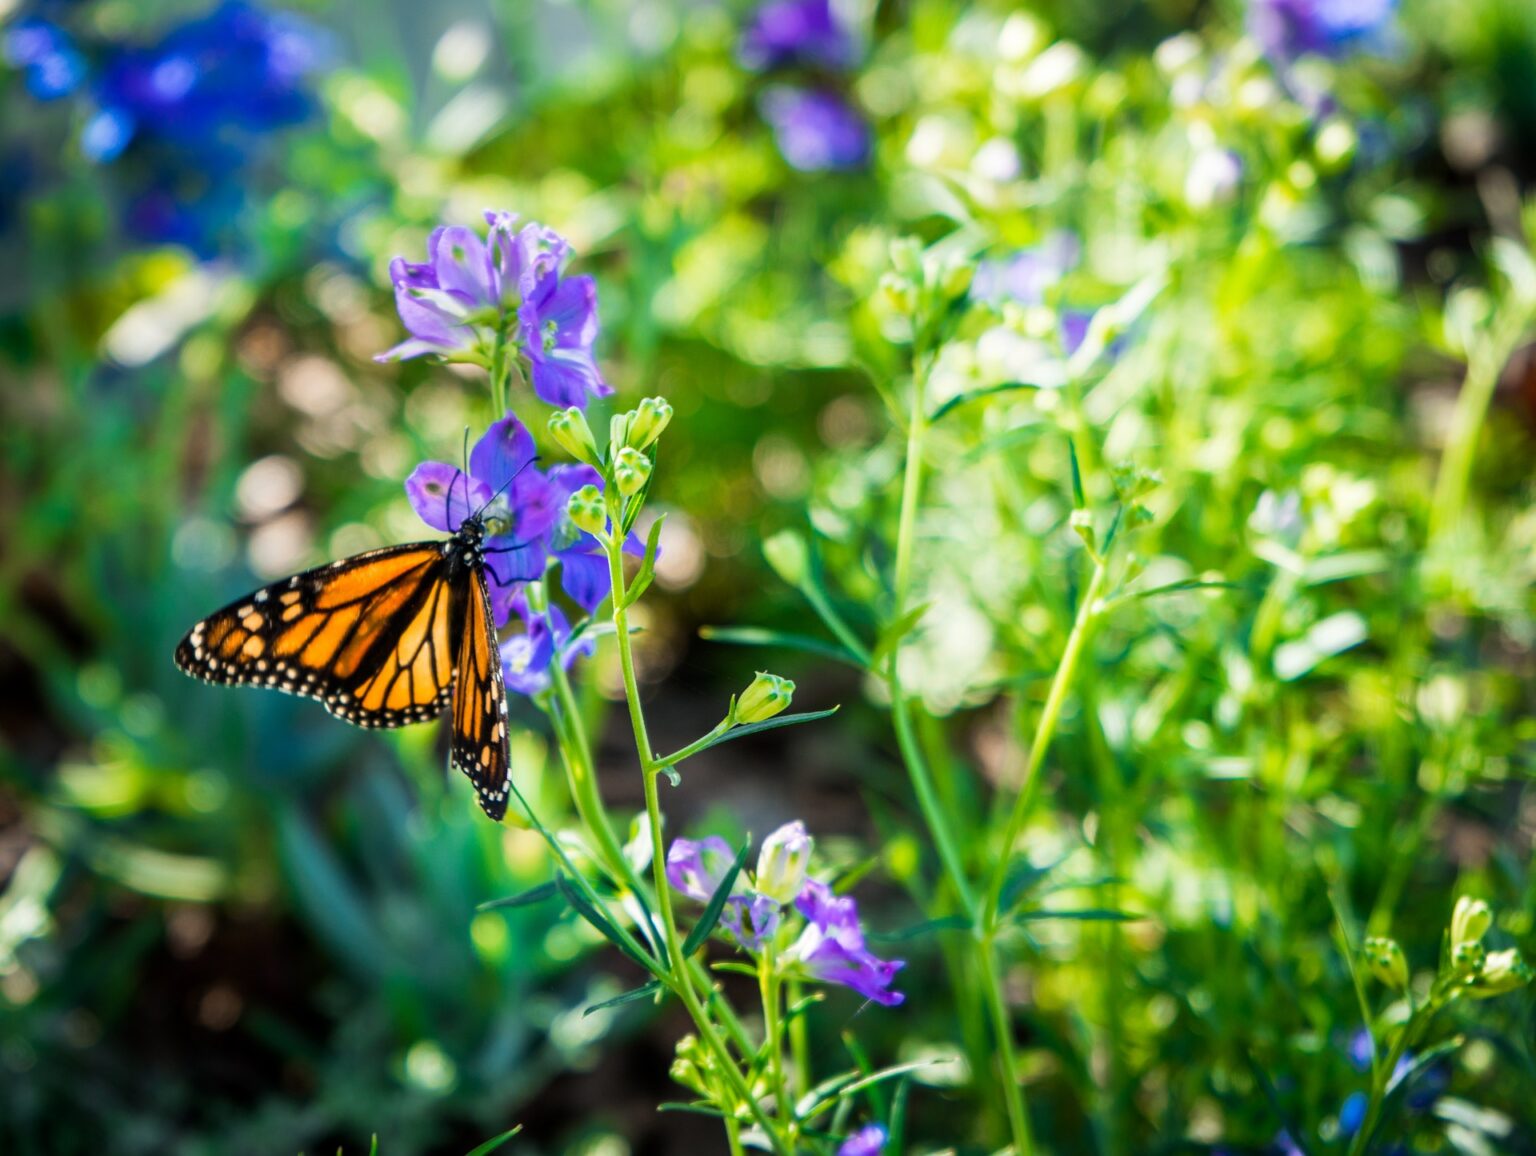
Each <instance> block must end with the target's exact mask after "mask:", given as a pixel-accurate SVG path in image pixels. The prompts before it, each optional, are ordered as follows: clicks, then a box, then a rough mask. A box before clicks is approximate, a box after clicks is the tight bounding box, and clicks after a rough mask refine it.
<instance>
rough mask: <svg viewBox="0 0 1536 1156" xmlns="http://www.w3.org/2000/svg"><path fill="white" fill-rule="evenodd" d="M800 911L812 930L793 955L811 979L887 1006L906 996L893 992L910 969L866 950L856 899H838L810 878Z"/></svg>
mask: <svg viewBox="0 0 1536 1156" xmlns="http://www.w3.org/2000/svg"><path fill="white" fill-rule="evenodd" d="M795 910H797V911H799V912H800V914H801V915H803V916H805V919H806V926H805V930H804V931H802V932H801V933H800V938H799V940H798V941H797V942H796V943H795V946H794V947H793V948H792V949H791V954H792V955H793V956H794V957H795V958H797V959H798V960H799V961H800V965H801V966H802V967H803V968H804V969H805V970H806V971H807V972H808V973H809V974H810V975H812V976H814V977H815V978H816V979H820V980H825V981H826V982H828V983H840V984H842V985H844V986H845V987H851V988H853V990H854V991H856V992H858V993H859V994H860V995H862V996H863V997H864V998H865V999H870V1000H874V1001H875V1002H876V1003H880V1004H884V1005H886V1006H887V1007H892V1006H894V1005H896V1004H899V1003H901V1001H902V1000H904V999H905V998H906V997H905V996H904V995H902V994H901V993H900V992H898V991H891V990H890V987H891V982H892V980H894V979H895V978H896V973H897V971H899V970H900V969H901V968H903V967H905V966H906V965H905V964H904V963H903V962H902V961H901V960H882V959H877V958H876V957H875V956H874V955H872V954H871V953H870V952H869V949H868V948H866V947H865V946H864V932H863V930H862V929H861V928H860V927H859V909H858V906H857V905H856V904H855V903H854V901H853V900H852V899H850V898H848V897H847V896H837V895H833V894H832V889H831V888H830V887H828V886H827V885H826V884H825V883H818V882H817V881H816V880H814V879H810V880H807V881H806V884H805V890H803V891H802V892H800V896H799V898H797V899H796V900H795Z"/></svg>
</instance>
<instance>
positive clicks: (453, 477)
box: [405, 462, 491, 534]
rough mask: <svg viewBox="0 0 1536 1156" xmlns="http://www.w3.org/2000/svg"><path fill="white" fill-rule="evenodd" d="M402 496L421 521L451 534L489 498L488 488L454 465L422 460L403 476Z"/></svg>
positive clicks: (489, 491)
mask: <svg viewBox="0 0 1536 1156" xmlns="http://www.w3.org/2000/svg"><path fill="white" fill-rule="evenodd" d="M405 496H406V497H407V498H409V499H410V502H411V509H413V510H415V511H416V514H417V516H418V517H420V518H421V520H422V521H423V522H425V523H426V524H427V525H429V526H431V527H432V528H433V529H434V530H441V531H442V532H443V533H445V534H452V533H455V532H457V531H458V528H459V526H460V525H462V524H463V521H464V519H465V518H467V517H469V515H470V514H471V513H473V512H474V511H475V510H477V509H479V508H480V507H481V506H482V505H484V504H485V503H486V502H488V501H490V498H491V490H490V487H489V486H487V485H486V484H485V483H484V482H482V481H480V480H479V479H478V478H472V477H470V476H469V475H468V474H466V473H465V472H464V471H463V470H461V469H459V468H457V467H456V466H450V465H448V464H447V463H446V462H422V463H421V465H419V466H417V467H416V468H415V469H414V470H412V471H411V476H410V477H408V478H406V479H405Z"/></svg>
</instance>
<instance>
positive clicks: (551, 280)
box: [518, 242, 613, 408]
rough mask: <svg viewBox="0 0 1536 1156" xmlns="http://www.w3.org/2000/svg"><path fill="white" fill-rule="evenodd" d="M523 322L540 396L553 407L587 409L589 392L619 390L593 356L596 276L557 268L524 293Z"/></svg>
mask: <svg viewBox="0 0 1536 1156" xmlns="http://www.w3.org/2000/svg"><path fill="white" fill-rule="evenodd" d="M562 244H563V242H562ZM518 318H519V320H520V321H521V323H522V340H523V350H524V352H525V353H526V354H527V355H528V361H529V363H530V370H531V373H530V376H531V377H532V378H533V392H534V393H536V394H538V395H539V396H540V397H541V398H543V399H544V400H545V401H547V402H549V404H550V405H557V406H561V407H564V406H569V405H575V406H581V407H583V408H585V407H586V404H587V397H588V395H589V394H590V395H591V396H593V397H606V396H607V395H608V394H610V393H612V392H613V387H612V386H611V385H609V384H608V383H607V382H605V381H604V380H603V376H602V374H601V373H600V372H599V371H598V368H597V361H596V359H595V358H594V357H593V355H592V343H593V342H594V341H595V340H597V283H596V282H595V281H593V280H592V278H591V277H586V276H582V277H565V278H561V276H560V274H559V272H558V271H557V270H556V269H553V268H551V269H550V270H549V271H548V272H546V273H545V274H544V275H543V276H542V277H540V278H538V280H537V281H536V282H535V283H534V284H533V286H532V287H531V288H530V289H529V291H528V293H526V294H525V295H524V298H523V304H522V307H521V308H520V309H519V310H518Z"/></svg>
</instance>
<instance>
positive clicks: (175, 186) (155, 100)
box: [0, 0, 327, 257]
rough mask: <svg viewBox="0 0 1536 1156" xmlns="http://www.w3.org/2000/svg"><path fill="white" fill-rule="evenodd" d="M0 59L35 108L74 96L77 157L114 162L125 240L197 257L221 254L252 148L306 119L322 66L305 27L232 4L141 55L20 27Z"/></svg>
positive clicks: (242, 197) (255, 152) (319, 46)
mask: <svg viewBox="0 0 1536 1156" xmlns="http://www.w3.org/2000/svg"><path fill="white" fill-rule="evenodd" d="M82 43H83V42H82ZM0 48H3V53H4V56H5V59H6V60H7V61H8V62H9V63H10V64H12V65H13V66H15V67H17V68H19V69H20V70H21V71H22V74H23V77H24V80H25V83H26V86H27V89H28V91H29V92H30V93H31V94H32V95H33V96H34V97H35V98H37V99H38V100H54V99H58V98H60V97H64V96H68V95H71V94H73V93H75V92H77V91H80V92H82V93H83V96H84V100H85V102H86V103H87V105H88V111H87V112H86V114H85V116H84V117H83V121H84V126H85V127H84V128H83V130H82V131H81V134H80V148H81V151H82V152H83V153H84V154H85V156H86V157H87V158H88V159H90V160H92V161H95V162H97V163H100V164H106V163H109V162H115V167H114V172H113V175H114V177H115V178H116V180H117V182H118V183H119V184H120V185H121V189H122V196H121V203H122V206H123V214H122V223H123V227H124V229H125V231H126V232H127V233H129V234H130V235H132V236H134V237H137V238H138V239H140V240H145V241H152V242H158V243H169V244H179V245H184V246H186V247H187V248H189V249H191V250H192V251H193V252H194V253H196V254H197V255H198V256H200V257H210V256H213V255H214V254H215V253H217V252H218V251H219V250H220V249H221V248H222V247H223V245H224V242H225V241H226V240H227V237H226V234H227V233H228V231H229V224H230V222H231V220H232V219H233V218H234V217H235V216H236V215H237V214H238V213H239V212H240V210H241V209H242V208H243V207H244V205H245V204H246V187H247V184H248V180H247V178H248V176H249V166H250V164H251V162H252V161H253V160H254V159H257V158H258V156H259V153H260V150H259V148H258V147H257V146H258V145H259V143H260V142H261V140H262V139H263V138H264V137H266V136H268V135H270V134H271V133H272V132H274V131H275V130H277V129H281V128H284V127H287V126H290V125H293V124H297V123H298V122H300V121H302V120H304V119H305V118H307V117H308V116H309V115H310V114H311V113H312V112H313V110H314V101H313V99H312V97H311V94H310V91H309V88H308V83H309V78H310V76H311V75H312V74H313V72H314V70H315V69H316V68H317V67H318V65H319V64H320V63H321V62H322V60H323V58H324V57H325V56H326V54H327V51H326V46H325V43H324V40H323V38H322V37H321V35H320V34H319V33H318V32H317V31H316V30H315V29H313V28H312V27H310V26H309V25H308V24H306V23H304V22H303V21H300V20H297V19H295V18H293V17H290V16H286V15H281V14H277V13H272V12H267V11H264V10H263V9H261V8H258V7H256V6H254V5H252V4H248V3H244V2H243V0H225V2H224V3H222V4H220V5H219V6H218V7H216V8H214V9H213V10H212V11H211V12H208V13H206V14H205V15H202V16H199V17H197V18H195V19H192V20H189V21H186V22H184V23H181V24H178V25H175V26H173V27H172V28H170V29H169V30H168V31H167V32H166V33H165V35H164V36H163V37H162V38H161V39H160V40H159V41H157V42H155V43H151V44H97V45H94V46H89V45H88V46H86V47H84V48H82V47H80V46H77V43H76V41H75V40H74V39H73V38H71V36H70V35H69V34H68V33H67V32H66V31H65V30H64V29H62V28H60V27H59V26H58V25H56V24H54V23H51V22H49V21H47V20H41V19H33V18H28V19H23V20H20V21H18V22H16V23H15V24H14V25H12V26H11V27H10V28H9V29H7V30H6V32H5V34H4V38H3V43H0Z"/></svg>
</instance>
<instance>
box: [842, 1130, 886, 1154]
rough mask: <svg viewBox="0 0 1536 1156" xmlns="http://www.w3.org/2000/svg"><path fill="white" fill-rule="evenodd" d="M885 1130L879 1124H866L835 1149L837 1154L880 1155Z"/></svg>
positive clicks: (883, 1148)
mask: <svg viewBox="0 0 1536 1156" xmlns="http://www.w3.org/2000/svg"><path fill="white" fill-rule="evenodd" d="M885 1141H886V1132H885V1129H884V1128H882V1127H880V1125H879V1124H866V1125H864V1127H862V1128H860V1129H859V1130H858V1131H857V1132H855V1133H854V1134H853V1135H852V1136H849V1137H848V1139H846V1140H844V1141H843V1142H842V1144H841V1146H839V1148H838V1150H837V1156H880V1153H881V1152H883V1151H885Z"/></svg>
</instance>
